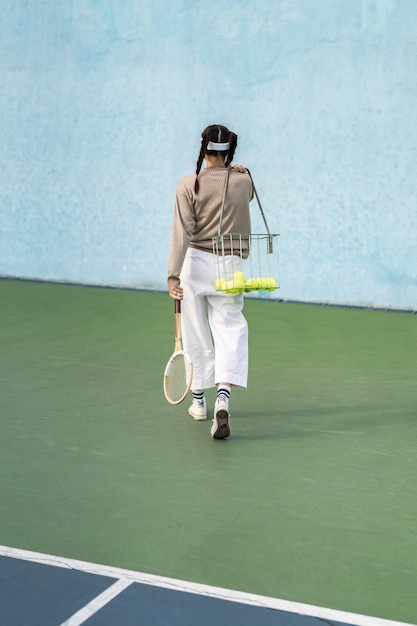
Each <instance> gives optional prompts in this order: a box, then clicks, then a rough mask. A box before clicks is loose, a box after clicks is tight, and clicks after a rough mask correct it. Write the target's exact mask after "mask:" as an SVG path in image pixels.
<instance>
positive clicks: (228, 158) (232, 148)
mask: <svg viewBox="0 0 417 626" xmlns="http://www.w3.org/2000/svg"><path fill="white" fill-rule="evenodd" d="M229 142H230V148H229V150H228V152H227V155H226V158H225V160H224V164H225V166H226V167H229V165H230V164H231V162H232V161H233V157H234V154H235V150H236V146H237V135H236V134H235V133H232V132H230V138H229Z"/></svg>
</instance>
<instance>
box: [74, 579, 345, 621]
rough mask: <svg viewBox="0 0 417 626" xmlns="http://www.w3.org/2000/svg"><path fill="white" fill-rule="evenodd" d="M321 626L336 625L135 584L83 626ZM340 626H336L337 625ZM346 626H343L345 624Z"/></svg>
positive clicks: (281, 612)
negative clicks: (139, 625)
mask: <svg viewBox="0 0 417 626" xmlns="http://www.w3.org/2000/svg"><path fill="white" fill-rule="evenodd" d="M115 624H117V626H134V625H137V624H144V625H146V626H213V625H214V626H235V625H236V626H323V624H336V622H329V621H326V622H324V621H322V620H320V619H317V618H315V617H303V616H301V615H295V614H292V613H286V612H284V611H275V610H273V609H266V608H259V607H256V606H251V605H247V604H240V603H237V602H229V601H227V600H220V599H217V598H208V597H206V596H200V595H197V594H193V593H184V592H183V591H174V590H172V589H163V588H161V587H153V586H150V585H142V584H138V583H134V584H133V585H131V586H130V587H128V588H127V589H125V590H124V591H123V592H122V593H121V594H120V595H119V596H117V598H115V599H114V600H113V602H111V604H108V605H107V606H105V607H103V608H102V609H101V611H99V612H98V613H96V614H95V615H94V616H92V617H90V619H88V620H87V621H86V622H85V625H86V626H115ZM338 626H339V625H338ZM344 626H346V625H344Z"/></svg>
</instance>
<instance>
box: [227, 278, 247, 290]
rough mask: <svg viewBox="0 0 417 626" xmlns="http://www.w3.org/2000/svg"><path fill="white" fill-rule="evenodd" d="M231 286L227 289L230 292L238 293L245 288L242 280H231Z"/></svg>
mask: <svg viewBox="0 0 417 626" xmlns="http://www.w3.org/2000/svg"><path fill="white" fill-rule="evenodd" d="M229 282H231V283H232V288H231V289H230V290H229V291H230V293H240V292H241V291H244V290H245V283H244V281H243V280H231V281H229Z"/></svg>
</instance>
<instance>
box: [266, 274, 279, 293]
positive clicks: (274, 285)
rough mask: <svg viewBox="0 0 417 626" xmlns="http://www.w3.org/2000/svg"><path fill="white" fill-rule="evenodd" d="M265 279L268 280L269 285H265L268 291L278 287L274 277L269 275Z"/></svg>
mask: <svg viewBox="0 0 417 626" xmlns="http://www.w3.org/2000/svg"><path fill="white" fill-rule="evenodd" d="M267 280H268V281H269V287H267V289H268V291H275V289H276V288H277V287H278V285H277V281H276V280H275V278H272V276H270V277H269V278H268V279H267Z"/></svg>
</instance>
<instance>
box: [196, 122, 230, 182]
mask: <svg viewBox="0 0 417 626" xmlns="http://www.w3.org/2000/svg"><path fill="white" fill-rule="evenodd" d="M209 141H213V142H214V143H230V147H229V148H228V149H227V150H207V146H208V144H209ZM236 146H237V135H235V133H232V131H230V130H229V129H228V128H226V126H221V125H219V124H214V125H213V126H207V128H205V129H204V130H203V132H202V133H201V148H200V154H199V155H198V159H197V167H196V170H195V183H194V191H195V193H198V190H199V187H200V184H199V181H198V175H199V173H200V170H201V166H202V164H203V161H204V157H205V155H206V154H212V155H216V154H217V155H223V156H224V164H225V166H226V167H228V166H229V165H230V163H231V162H232V159H233V155H234V153H235V150H236Z"/></svg>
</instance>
